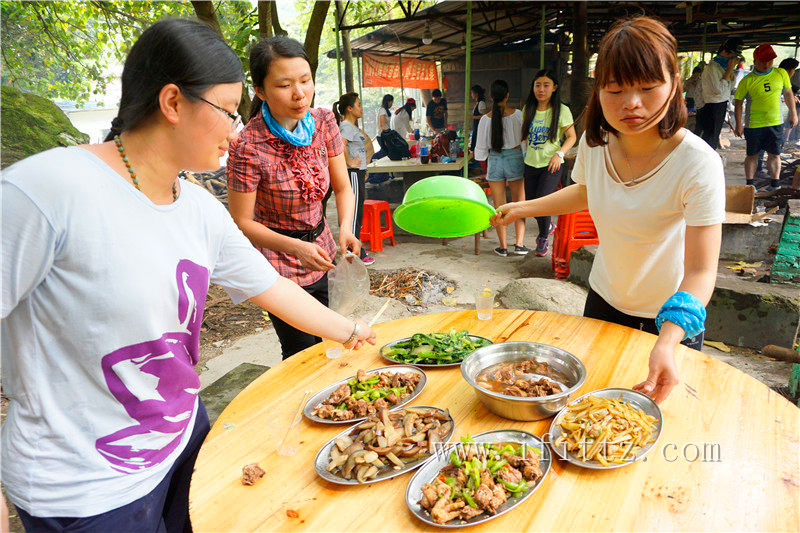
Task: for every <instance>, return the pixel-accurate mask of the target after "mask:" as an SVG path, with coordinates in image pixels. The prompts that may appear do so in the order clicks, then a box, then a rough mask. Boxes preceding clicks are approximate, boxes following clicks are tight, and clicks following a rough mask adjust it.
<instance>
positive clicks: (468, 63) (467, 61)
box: [463, 0, 472, 178]
mask: <svg viewBox="0 0 800 533" xmlns="http://www.w3.org/2000/svg"><path fill="white" fill-rule="evenodd" d="M465 52H466V53H465V56H464V130H463V131H464V168H463V171H464V177H465V178H468V177H469V143H468V142H467V138H468V137H469V127H470V125H471V124H470V120H469V117H470V109H469V107H470V103H471V102H470V101H469V87H470V70H471V69H472V1H471V0H468V1H467V35H466V49H465Z"/></svg>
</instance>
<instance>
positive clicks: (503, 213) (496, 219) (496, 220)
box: [489, 202, 525, 228]
mask: <svg viewBox="0 0 800 533" xmlns="http://www.w3.org/2000/svg"><path fill="white" fill-rule="evenodd" d="M522 211H523V209H522V206H521V205H520V203H519V202H509V203H507V204H503V205H501V206H500V207H498V208H497V210H496V213H495V214H494V216H492V218H490V219H489V223H490V224H491V225H492V226H494V227H495V228H496V227H498V226H508V225H509V224H511V223H512V222H514V221H515V220H517V219H518V218H525V217H524V214H523V213H522Z"/></svg>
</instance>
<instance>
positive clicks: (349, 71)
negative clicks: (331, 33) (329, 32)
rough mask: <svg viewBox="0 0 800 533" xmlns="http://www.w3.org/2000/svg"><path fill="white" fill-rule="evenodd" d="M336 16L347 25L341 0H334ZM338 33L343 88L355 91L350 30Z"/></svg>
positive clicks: (345, 12) (347, 90)
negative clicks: (340, 44)
mask: <svg viewBox="0 0 800 533" xmlns="http://www.w3.org/2000/svg"><path fill="white" fill-rule="evenodd" d="M336 17H337V20H338V21H339V22H340V23H341V24H344V25H345V26H347V11H346V7H343V6H342V1H341V0H336ZM340 33H341V39H342V52H343V56H344V58H343V61H342V62H343V63H344V88H345V92H348V93H351V92H353V91H355V84H354V83H353V48H352V47H351V46H350V30H341V31H340ZM340 92H341V91H340Z"/></svg>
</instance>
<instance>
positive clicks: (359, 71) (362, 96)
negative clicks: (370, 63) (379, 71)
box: [356, 54, 364, 99]
mask: <svg viewBox="0 0 800 533" xmlns="http://www.w3.org/2000/svg"><path fill="white" fill-rule="evenodd" d="M356 64H357V65H358V94H359V95H360V96H361V98H362V99H363V98H364V95H363V94H361V91H362V90H363V89H362V88H361V54H358V56H357V57H356Z"/></svg>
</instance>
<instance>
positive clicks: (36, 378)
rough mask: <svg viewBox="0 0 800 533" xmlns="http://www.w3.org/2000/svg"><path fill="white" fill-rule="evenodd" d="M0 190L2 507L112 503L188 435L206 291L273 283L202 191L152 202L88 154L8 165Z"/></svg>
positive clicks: (84, 511)
mask: <svg viewBox="0 0 800 533" xmlns="http://www.w3.org/2000/svg"><path fill="white" fill-rule="evenodd" d="M0 193H2V227H3V231H2V260H3V266H2V313H0V316H2V319H3V320H2V322H0V328H1V333H2V367H3V374H2V380H3V389H4V391H5V393H6V394H7V395H8V396H9V397H10V398H11V402H10V403H9V406H8V417H7V419H6V421H5V424H3V427H2V442H1V444H2V478H3V483H4V484H5V488H6V491H7V493H8V496H9V499H10V500H11V501H12V502H13V503H14V504H15V505H17V506H19V507H21V508H23V509H25V510H26V511H27V512H29V513H30V514H32V515H34V516H40V517H52V516H70V517H84V516H91V515H95V514H99V513H103V512H106V511H109V510H111V509H115V508H117V507H121V506H123V505H126V504H128V503H130V502H132V501H134V500H136V499H138V498H141V497H142V496H144V495H145V494H147V493H148V492H150V491H151V490H152V489H153V488H155V486H156V485H157V484H158V483H160V482H161V480H162V479H163V478H164V476H165V475H166V473H167V472H168V471H169V469H170V467H171V466H172V464H173V463H174V461H175V459H176V458H177V457H178V456H179V455H180V453H181V452H182V451H183V449H184V447H185V446H186V442H187V441H188V440H189V437H190V436H191V433H192V429H193V427H194V422H195V415H196V409H197V394H198V391H199V389H200V381H199V379H198V376H197V374H196V372H195V371H194V368H193V367H194V365H195V364H197V359H198V352H199V336H200V326H201V323H202V320H203V308H204V305H205V301H206V293H207V290H208V284H209V281H211V282H213V283H217V284H219V285H221V286H223V287H224V288H225V289H226V290H227V291H228V294H229V295H230V296H231V297H232V298H233V300H234V301H236V302H241V301H243V300H244V299H246V298H251V297H253V296H255V295H257V294H260V293H262V292H263V291H265V290H266V289H268V288H269V287H270V286H272V284H273V283H274V282H275V281H276V280H277V279H278V274H277V273H276V272H275V270H274V269H273V268H272V266H271V265H270V264H269V262H268V261H267V260H266V259H265V258H264V256H263V255H261V253H259V252H258V250H256V249H255V248H254V247H253V246H252V245H251V244H250V242H249V241H248V240H247V239H246V238H245V237H244V235H243V234H242V232H241V231H239V229H238V228H237V227H236V224H234V222H233V220H232V219H231V217H230V215H229V214H228V212H227V211H226V210H225V207H224V206H223V205H222V204H221V203H220V202H219V201H217V200H216V199H215V198H214V197H213V196H212V195H211V194H209V193H208V192H207V191H206V190H204V189H203V188H202V187H198V186H197V185H194V184H192V183H189V182H187V181H184V180H181V182H180V196H179V197H178V199H177V201H176V202H174V203H172V204H169V205H155V204H153V203H152V202H151V201H150V200H149V199H148V198H147V197H146V196H145V195H144V194H142V193H141V192H139V191H138V190H136V189H135V188H134V187H133V186H132V185H131V184H130V183H128V182H127V181H125V180H124V179H123V178H122V177H121V176H120V175H119V174H117V173H116V172H114V171H113V170H112V169H111V168H110V167H109V166H108V165H106V164H105V163H104V162H103V161H102V160H101V159H100V158H98V157H97V156H96V155H94V154H92V153H91V152H89V151H87V150H85V149H83V148H78V147H71V148H55V149H52V150H48V151H47V152H43V153H41V154H37V155H34V156H32V157H29V158H27V159H25V160H23V161H20V162H19V163H16V164H15V165H13V166H11V167H9V168H7V169H5V170H4V171H3V179H2V181H0Z"/></svg>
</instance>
